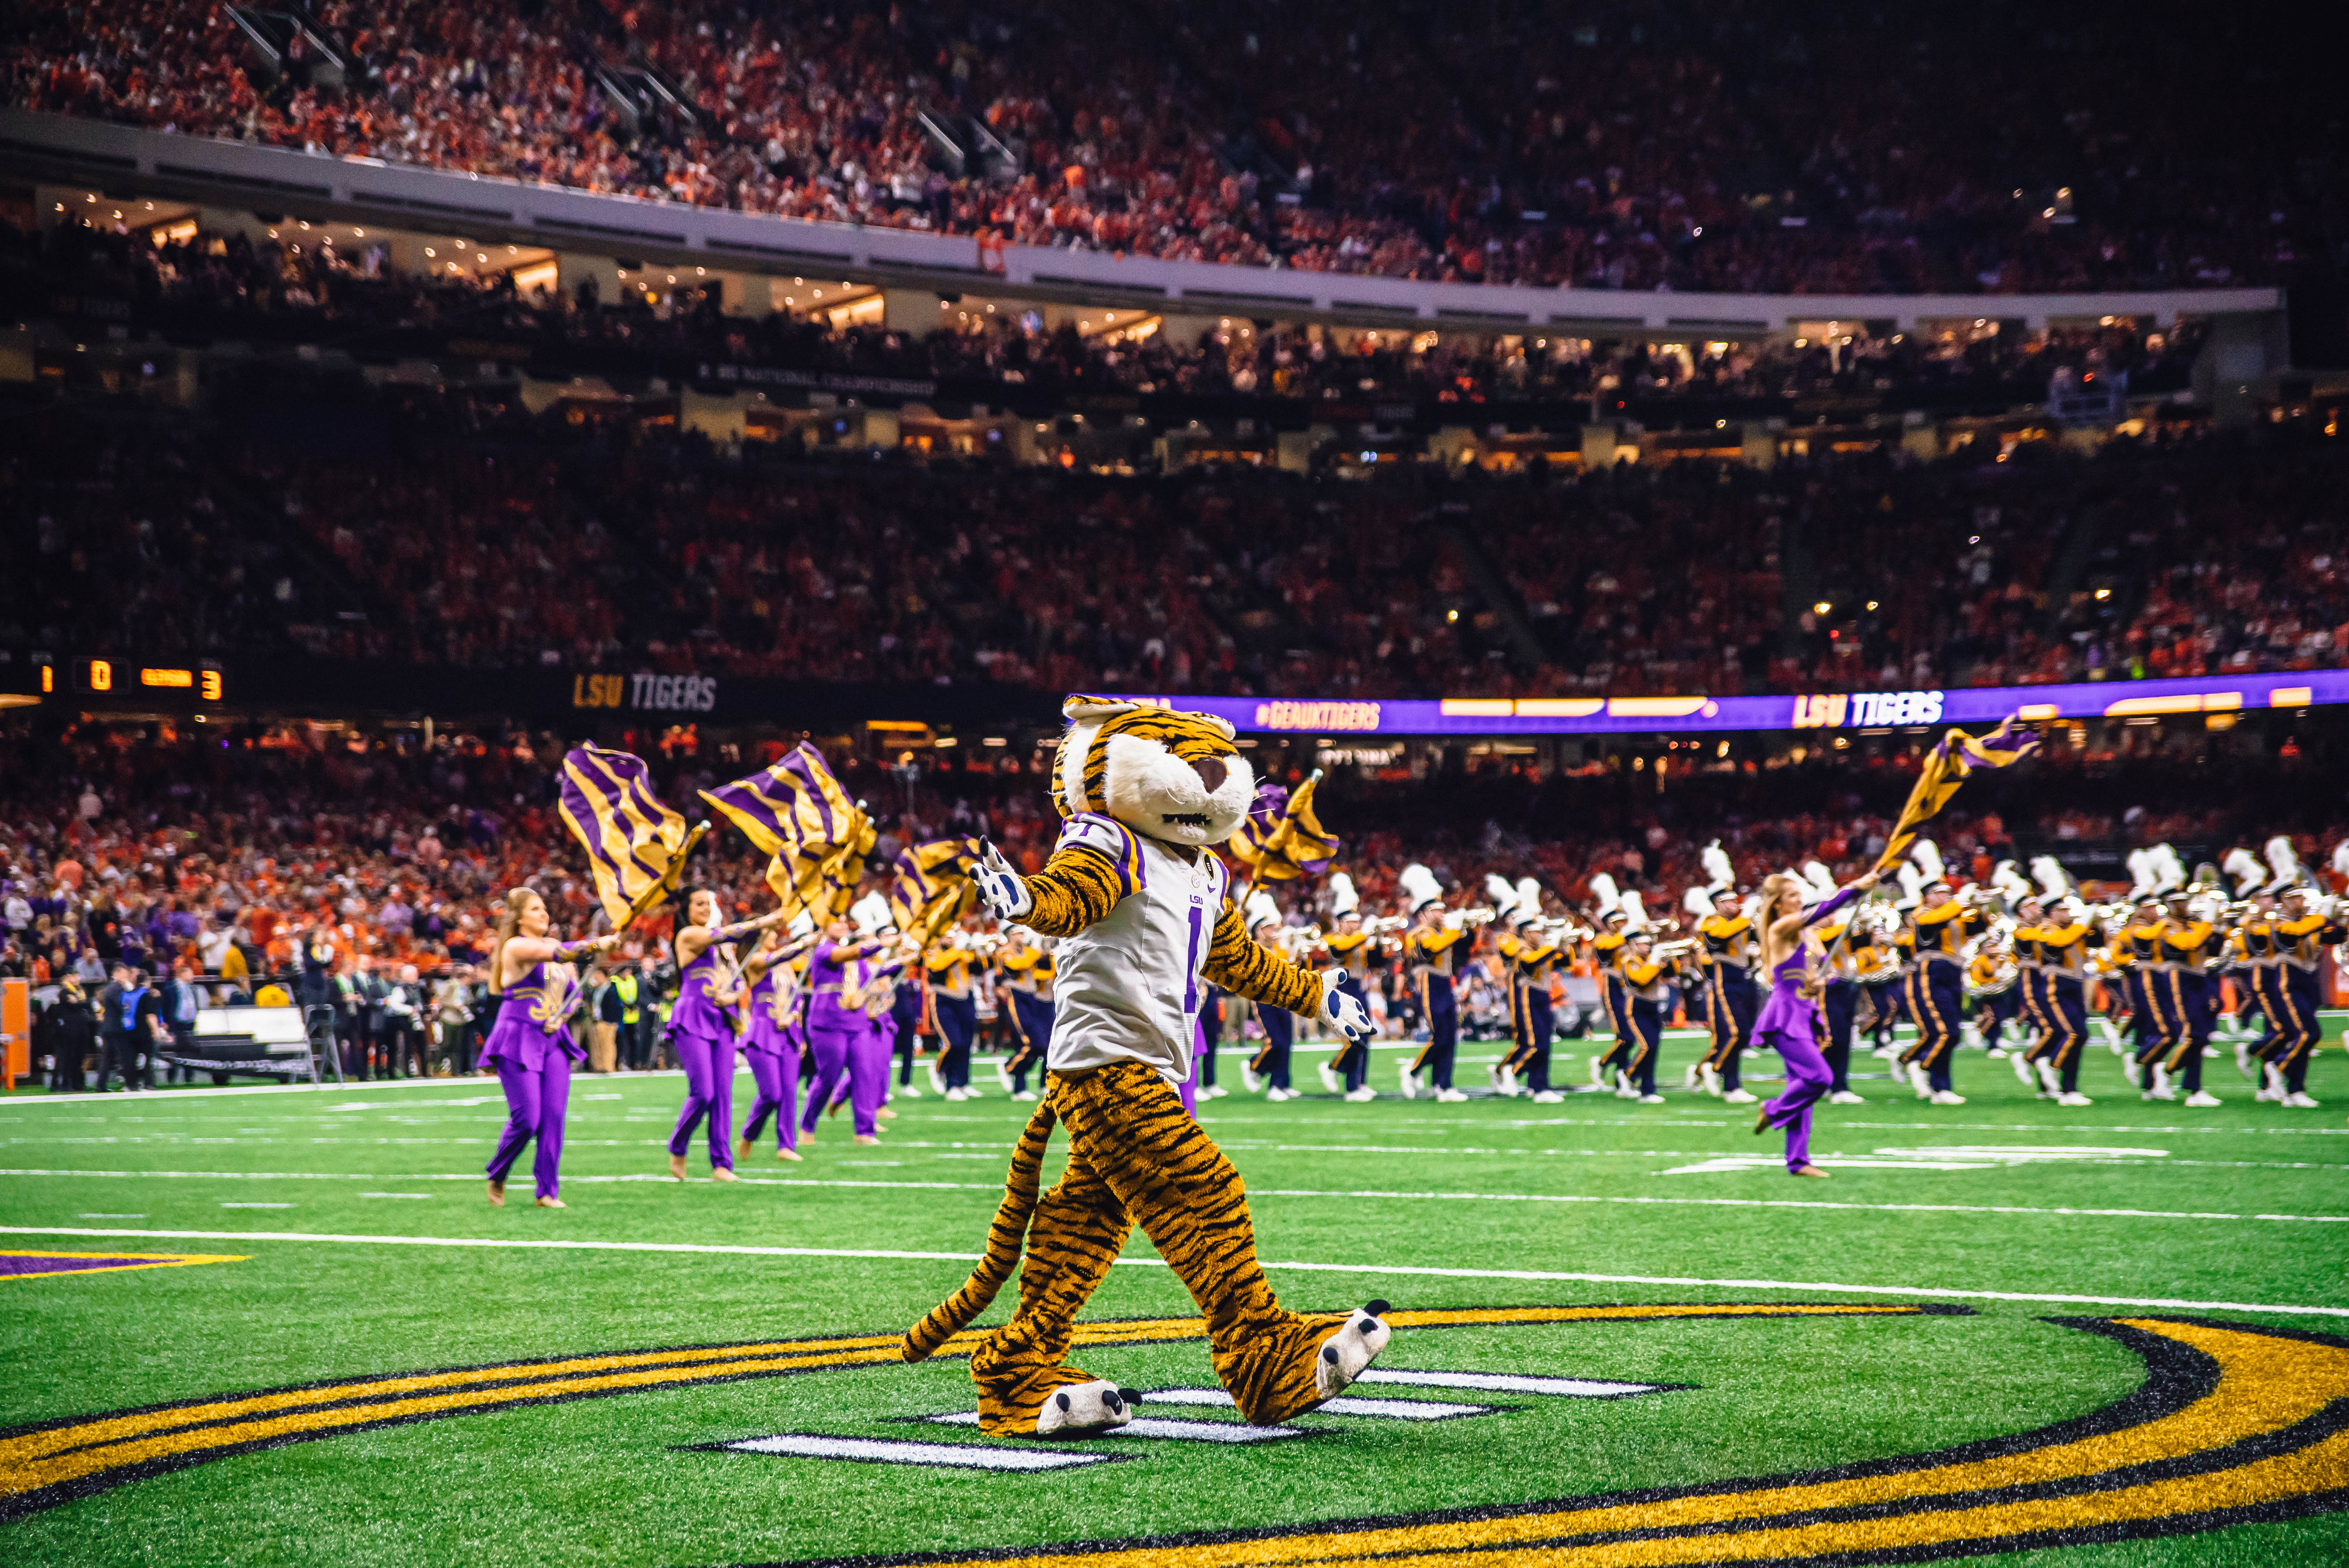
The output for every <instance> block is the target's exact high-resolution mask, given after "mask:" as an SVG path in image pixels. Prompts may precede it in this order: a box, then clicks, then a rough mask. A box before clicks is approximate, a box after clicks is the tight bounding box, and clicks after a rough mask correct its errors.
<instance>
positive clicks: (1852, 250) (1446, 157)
mask: <svg viewBox="0 0 2349 1568" xmlns="http://www.w3.org/2000/svg"><path fill="white" fill-rule="evenodd" d="M303 15H305V17H306V20H307V24H308V26H309V29H310V32H309V35H308V36H307V37H306V38H303V39H298V40H296V41H295V43H294V44H293V45H292V46H290V47H289V48H287V49H286V51H285V55H286V57H285V59H284V60H282V61H281V62H279V63H277V64H274V65H270V66H266V67H264V66H263V65H262V64H260V63H259V58H260V53H261V52H260V51H259V50H258V49H255V48H254V47H252V46H250V45H249V43H248V39H247V36H246V35H245V33H244V32H243V30H242V29H241V28H240V27H239V26H238V25H237V23H236V22H235V20H234V19H233V16H232V15H231V12H230V8H229V7H227V6H220V5H212V3H211V0H82V3H80V4H75V5H61V6H55V7H49V8H46V9H43V10H40V11H38V12H36V13H35V14H32V15H28V16H27V17H26V26H24V27H23V28H22V29H21V31H20V32H19V33H18V34H17V36H15V37H14V38H13V39H12V40H10V42H9V43H8V44H7V46H5V51H0V84H5V86H0V92H5V98H6V99H7V100H8V101H9V102H12V103H14V104H16V105H18V106H21V107H25V108H35V109H40V110H47V111H51V112H62V113H68V114H80V115H89V116H95V117H101V118H106V119H121V120H128V121H130V122H132V123H137V124H141V125H148V126H153V127H158V128H161V129H170V130H173V131H177V132H180V133H182V134H190V135H208V136H226V137H233V138H239V139H248V140H253V141H258V142H264V143H268V144H273V145H279V146H287V147H295V148H302V149H307V150H319V151H326V152H333V153H339V154H345V155H356V156H366V157H372V158H380V159H385V160H394V161H401V162H414V163H423V164H429V165H433V166H437V167H442V168H451V169H460V170H470V171H473V172H477V173H481V174H489V175H502V176H510V177H514V178H519V179H524V180H533V181H550V182H554V183H558V184H564V185H570V186H575V187H580V188H584V189H588V190H594V191H616V192H624V193H627V194H631V195H636V196H641V197H645V198H647V199H652V200H657V201H688V202H694V203H698V204H703V205H717V206H726V207H734V208H740V209H742V210H745V211H757V212H771V213H780V214H783V215H788V216H792V217H801V218H808V219H814V220H822V221H838V222H857V223H866V224H887V225H891V226H895V227H902V228H909V229H922V230H929V231H934V232H947V233H954V234H965V235H972V236H976V237H978V242H979V247H980V252H981V253H982V255H983V254H985V253H986V247H987V246H988V244H998V243H1001V242H1006V241H1009V242H1017V243H1022V244H1033V245H1053V246H1070V247H1081V248H1085V249H1091V250H1098V251H1103V252H1112V253H1123V254H1135V255H1148V256H1160V257H1173V258H1180V259H1186V260H1202V261H1210V262H1222V263H1233V264H1237V265H1255V266H1265V265H1277V266H1284V267H1289V268H1296V269H1302V270H1316V271H1339V272H1350V273H1380V274H1383V275H1390V276H1409V277H1422V278H1444V279H1454V280H1462V281H1466V282H1472V283H1474V282H1490V283H1526V284H1542V285H1550V284H1575V285H1580V286H1587V287H1599V288H1616V289H1642V290H1651V289H1673V290H1680V291H1684V292H1685V291H1694V290H1705V291H1725V292H1769V293H1783V292H1808V293H1878V292H1919V291H1924V290H1932V291H1955V292H1982V293H1992V294H1994V293H1999V292H2013V291H2015V290H2018V289H2065V290H2074V289H2080V288H2085V287H2092V286H2127V285H2137V284H2159V285H2166V286H2180V285H2182V286H2193V285H2197V284H2226V283H2233V282H2240V281H2244V280H2247V279H2259V280H2267V279H2271V278H2273V277H2274V276H2275V275H2277V273H2279V272H2280V271H2281V270H2283V269H2287V268H2289V267H2291V266H2292V265H2293V264H2294V263H2297V262H2300V261H2302V260H2308V259H2313V258H2318V257H2323V256H2326V255H2329V254H2332V253H2333V252H2332V251H2331V250H2330V249H2329V248H2328V247H2329V246H2337V245H2338V243H2339V241H2338V238H2337V236H2338V235H2339V233H2340V232H2342V230H2341V226H2340V223H2339V219H2340V216H2341V213H2340V211H2339V208H2340V195H2339V192H2338V190H2337V189H2335V188H2334V187H2333V183H2332V182H2328V181H2323V179H2322V178H2321V177H2317V176H2314V175H2313V174H2311V175H2306V176H2303V175H2302V174H2299V173H2295V172H2294V171H2292V167H2291V166H2290V165H2288V164H2286V163H2285V162H2283V161H2282V160H2278V159H2276V158H2275V157H2274V156H2273V153H2272V150H2273V149H2275V148H2277V147H2282V146H2290V145H2295V144H2298V143H2299V142H2300V141H2301V140H2302V136H2303V134H2304V133H2306V132H2308V131H2311V130H2313V129H2314V127H2315V126H2316V125H2317V124H2318V123H2320V121H2319V120H2318V119H2317V117H2319V116H2321V114H2322V112H2323V110H2322V108H2321V104H2322V100H2323V94H2322V91H2321V88H2319V87H2318V86H2317V85H2316V84H2314V83H2309V84H2302V82H2301V81H2300V80H2299V73H2301V72H2302V71H2303V70H2309V69H2313V60H2312V59H2310V58H2309V57H2308V56H2307V54H2306V52H2305V51H2303V50H2298V49H2295V48H2294V47H2293V46H2292V44H2291V41H2290V40H2289V39H2288V38H2285V37H2282V36H2279V35H2278V34H2277V33H2276V31H2275V30H2274V29H2273V28H2272V27H2271V26H2268V25H2267V24H2266V23H2264V22H2262V21H2261V20H2260V19H2259V18H2258V16H2257V15H2240V16H2222V17H2216V18H2214V17H2211V16H2209V15H2204V14H2202V13H2196V14H2195V15H2193V16H2192V17H2191V18H2190V21H2189V22H2186V23H2185V24H2183V25H2185V26H2190V28H2191V31H2192V33H2193V35H2194V36H2196V37H2198V38H2199V40H2200V45H2199V47H2197V48H2196V49H2192V50H2184V49H2179V48H2178V47H2177V46H2176V45H2175V42H2174V39H2173V35H2172V33H2171V31H2170V29H2169V27H2168V26H2165V25H2164V24H2162V23H2161V22H2159V21H2158V20H2155V19H2152V18H2148V17H2147V15H2145V14H2144V13H2143V11H2142V8H2141V7H2128V8H2122V7H2120V6H2118V5H2109V4H2107V5H2089V6H2081V7H2074V8H2072V9H2071V10H2069V11H2067V12H2066V13H2065V14H2064V15H2063V16H2062V17H2060V18H2058V17H2051V16H2049V15H2046V14H2045V13H2044V12H2043V11H2036V10H2033V11H2028V12H2026V11H2024V10H2023V8H2021V7H2013V6H2010V7H1994V8H1993V10H1992V13H1990V14H1987V15H1985V14H1984V13H1982V12H1981V11H1979V10H1976V11H1972V12H1968V13H1963V14H1951V15H1937V16H1911V15H1902V16H1898V17H1895V16H1892V15H1887V14H1871V13H1866V12H1854V11H1852V10H1850V9H1849V8H1847V7H1843V6H1837V5H1827V4H1824V3H1820V4H1813V5H1800V6H1794V7H1781V8H1779V9H1778V10H1776V11H1775V12H1773V14H1772V15H1770V17H1768V18H1767V19H1766V20H1765V19H1764V18H1762V17H1760V16H1758V15H1756V14H1754V13H1753V12H1752V11H1751V10H1749V9H1747V8H1745V7H1741V6H1737V5H1729V4H1710V5H1698V6H1692V7H1684V8H1680V9H1676V10H1674V11H1672V12H1668V13H1658V12H1655V11H1654V10H1653V9H1652V8H1651V7H1634V6H1630V5H1616V4H1612V3H1605V0H1600V3H1590V4H1583V5H1576V6H1574V7H1572V8H1570V9H1569V10H1568V11H1567V12H1565V13H1559V12H1557V10H1556V9H1555V8H1547V7H1536V6H1530V5H1526V4H1525V3H1524V0H1478V3H1473V4H1461V5H1446V6H1444V7H1440V8H1438V7H1426V8H1422V7H1417V6H1406V7H1402V8H1399V9H1394V10H1392V11H1391V12H1387V13H1381V14H1379V15H1363V14H1362V13H1361V11H1360V9H1359V8H1358V7H1352V6H1347V5H1340V4H1338V3H1337V0H1299V3H1297V4H1292V5H1284V6H1282V7H1280V8H1279V9H1278V11H1267V10H1266V9H1265V8H1263V7H1261V6H1254V5H1241V4H1239V3H1238V0H1149V3H1146V4H1141V5H1133V6H1128V7H1121V8H1115V9H1112V10H1107V11H1105V10H1103V9H1102V8H1101V7H1097V6H1081V5H1076V4H1072V3H1071V0H1049V3H1046V4H1040V5H1030V6H1026V7H1022V8H1019V10H1017V11H1011V10H1005V9H1001V8H998V7H995V6H991V5H979V4H976V3H956V4H942V5H929V6H924V7H921V8H919V9H918V10H916V9H915V8H912V7H908V6H904V5H895V4H892V5H888V6H887V7H885V8H883V7H880V6H878V5H871V6H854V7H851V6H827V7H821V8H818V7H801V6H791V7H759V8H756V9H749V8H742V7H734V6H727V5H719V4H717V3H716V0H674V3H669V4H654V3H650V0H635V3H631V4H626V5H621V4H618V3H616V0H540V3H538V4H535V5H528V6H518V7H512V8H492V9H489V10H482V11H465V10H457V11H451V10H449V9H448V8H446V7H440V6H434V5H427V4H423V3H421V0H393V3H391V4H387V5H378V6H373V7H366V8H361V7H355V6H351V5H347V4H345V3H344V0H318V3H317V4H316V5H312V6H310V7H309V8H308V9H307V11H306V12H305V13H303ZM2214 57H2228V58H2230V59H2233V60H2236V61H2239V62H2240V68H2239V69H2235V70H2230V71H2229V72H2225V73H2215V74H2214V73H2209V72H2207V71H2204V70H2201V69H2199V64H2200V62H2201V61H2203V60H2207V59H2209V58H2214ZM2091 60H2093V62H2094V65H2095V68H2093V69H2087V68H2083V67H2085V66H2086V65H2087V64H2088V63H2089V62H2090V61H2091ZM328 67H331V68H328ZM336 78H340V81H339V85H337V84H336ZM2303 88H2305V90H2303ZM2155 104H2158V105H2159V106H2160V108H2159V110H2158V112H2149V111H2148V108H2147V106H2149V105H2155ZM925 119H927V120H928V121H929V123H930V125H934V126H936V128H937V129H936V133H935V134H934V133H933V132H932V130H931V129H929V127H928V126H926V124H925ZM2236 153H2241V154H2243V156H2241V157H2236V156H2233V155H2234V154H2236ZM2328 234H2330V235H2332V236H2333V239H2332V240H2330V241H2329V242H2328V240H2327V238H2326V236H2327V235H2328ZM2335 259H2337V257H2336V258H2335Z"/></svg>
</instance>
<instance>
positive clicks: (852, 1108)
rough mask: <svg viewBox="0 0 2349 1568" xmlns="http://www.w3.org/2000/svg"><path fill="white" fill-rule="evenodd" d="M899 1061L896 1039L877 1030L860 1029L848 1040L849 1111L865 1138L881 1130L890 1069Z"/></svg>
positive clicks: (858, 1130) (887, 1095)
mask: <svg viewBox="0 0 2349 1568" xmlns="http://www.w3.org/2000/svg"><path fill="white" fill-rule="evenodd" d="M896 1057H897V1050H896V1041H895V1038H894V1037H892V1036H890V1035H887V1034H885V1033H883V1032H882V1031H881V1030H879V1029H877V1028H868V1029H859V1030H857V1031H856V1032H855V1033H854V1034H853V1035H851V1036H849V1037H848V1109H849V1113H850V1114H851V1115H852V1116H854V1118H855V1119H856V1130H857V1132H858V1133H859V1134H861V1135H863V1136H864V1137H866V1138H871V1137H873V1136H874V1135H875V1134H876V1133H878V1132H879V1131H880V1130H881V1117H880V1111H881V1107H882V1106H883V1105H884V1104H885V1103H886V1102H887V1100H888V1099H889V1066H890V1064H891V1063H892V1062H894V1061H895V1059H896Z"/></svg>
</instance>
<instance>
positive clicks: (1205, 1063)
mask: <svg viewBox="0 0 2349 1568" xmlns="http://www.w3.org/2000/svg"><path fill="white" fill-rule="evenodd" d="M1226 995H1227V993H1226V991H1225V990H1224V988H1223V987H1222V986H1220V985H1211V984H1209V983H1208V982H1206V981H1205V980H1202V981H1200V982H1199V1018H1198V1031H1197V1033H1198V1040H1197V1048H1198V1052H1199V1059H1198V1061H1197V1062H1196V1063H1195V1065H1194V1066H1193V1067H1192V1069H1191V1076H1192V1077H1194V1078H1197V1079H1198V1080H1199V1091H1198V1098H1199V1099H1223V1098H1224V1096H1226V1095H1227V1094H1229V1093H1231V1092H1232V1091H1231V1090H1229V1089H1227V1088H1225V1087H1224V1086H1223V1085H1221V1084H1219V1083H1217V1082H1216V1047H1217V1046H1219V1045H1221V1044H1222V1043H1223V1038H1224V998H1225V996H1226Z"/></svg>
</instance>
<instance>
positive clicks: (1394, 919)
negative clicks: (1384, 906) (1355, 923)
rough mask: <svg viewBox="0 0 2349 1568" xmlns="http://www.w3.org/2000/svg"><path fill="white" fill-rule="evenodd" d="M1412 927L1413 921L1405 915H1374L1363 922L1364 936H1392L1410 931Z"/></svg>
mask: <svg viewBox="0 0 2349 1568" xmlns="http://www.w3.org/2000/svg"><path fill="white" fill-rule="evenodd" d="M1410 926H1411V921H1410V920H1409V919H1408V918H1407V917H1405V916H1403V915H1400V914H1380V915H1372V916H1371V918H1369V919H1367V920H1365V921H1363V922H1362V934H1363V935H1365V936H1392V935H1393V934H1395V933H1397V932H1400V931H1405V930H1408V929H1410Z"/></svg>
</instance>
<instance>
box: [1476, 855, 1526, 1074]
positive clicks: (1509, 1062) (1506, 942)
mask: <svg viewBox="0 0 2349 1568" xmlns="http://www.w3.org/2000/svg"><path fill="white" fill-rule="evenodd" d="M1485 897H1486V898H1488V899H1490V900H1491V901H1492V904H1493V913H1494V914H1495V918H1496V919H1497V921H1498V923H1499V926H1500V934H1499V935H1498V936H1496V937H1495V939H1494V942H1493V956H1492V960H1491V964H1490V967H1491V970H1492V973H1493V975H1494V978H1495V980H1497V981H1498V982H1499V983H1500V986H1501V990H1502V992H1503V994H1504V995H1506V997H1507V999H1508V1004H1509V1048H1508V1049H1507V1050H1506V1051H1503V1052H1502V1053H1501V1059H1500V1060H1499V1061H1497V1062H1495V1063H1494V1064H1493V1065H1492V1066H1490V1067H1488V1068H1485V1078H1487V1079H1488V1080H1490V1082H1491V1084H1492V1086H1493V1092H1494V1093H1495V1094H1497V1095H1499V1096H1501V1097H1502V1098H1503V1099H1510V1098H1513V1097H1515V1096H1516V1092H1517V1074H1516V1065H1517V1058H1518V1057H1520V1056H1521V1055H1523V1054H1524V1052H1525V1049H1526V1007H1525V986H1524V985H1523V984H1522V983H1521V981H1520V977H1519V975H1518V974H1517V948H1518V946H1519V945H1520V940H1519V936H1518V930H1519V928H1520V927H1521V926H1522V925H1523V924H1524V923H1525V919H1526V916H1525V914H1524V913H1523V912H1522V911H1520V910H1519V909H1518V908H1517V890H1516V888H1515V887H1513V886H1511V885H1510V883H1509V879H1508V878H1506V877H1505V876H1502V875H1501V874H1500V873H1498V872H1486V873H1485Z"/></svg>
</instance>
